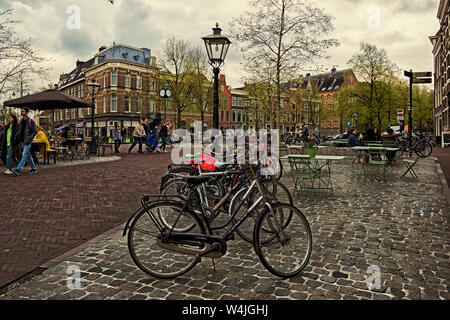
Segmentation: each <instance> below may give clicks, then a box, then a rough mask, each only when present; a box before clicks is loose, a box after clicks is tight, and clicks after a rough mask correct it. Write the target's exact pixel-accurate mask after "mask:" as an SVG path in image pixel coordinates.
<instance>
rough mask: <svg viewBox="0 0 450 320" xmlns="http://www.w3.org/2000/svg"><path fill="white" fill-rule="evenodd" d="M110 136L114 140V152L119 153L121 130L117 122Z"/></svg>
mask: <svg viewBox="0 0 450 320" xmlns="http://www.w3.org/2000/svg"><path fill="white" fill-rule="evenodd" d="M112 136H113V139H114V152H115V153H120V152H119V147H120V145H121V144H122V130H120V126H119V123H118V122H116V123H115V125H114V129H112Z"/></svg>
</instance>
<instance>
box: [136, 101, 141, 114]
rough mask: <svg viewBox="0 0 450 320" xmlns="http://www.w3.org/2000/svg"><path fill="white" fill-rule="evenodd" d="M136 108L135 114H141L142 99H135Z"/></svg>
mask: <svg viewBox="0 0 450 320" xmlns="http://www.w3.org/2000/svg"><path fill="white" fill-rule="evenodd" d="M136 108H137V112H142V98H141V97H137V99H136Z"/></svg>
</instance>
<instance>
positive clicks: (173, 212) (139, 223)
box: [128, 201, 205, 279]
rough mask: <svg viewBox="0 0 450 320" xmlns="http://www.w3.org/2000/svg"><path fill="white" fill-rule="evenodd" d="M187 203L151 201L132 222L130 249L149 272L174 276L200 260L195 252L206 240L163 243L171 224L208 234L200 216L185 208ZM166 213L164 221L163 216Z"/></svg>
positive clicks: (160, 276)
mask: <svg viewBox="0 0 450 320" xmlns="http://www.w3.org/2000/svg"><path fill="white" fill-rule="evenodd" d="M183 207H184V206H183V204H182V203H176V202H172V201H165V202H158V203H154V204H151V205H150V206H149V207H148V208H142V209H141V211H140V212H139V213H138V214H137V215H136V218H135V219H134V220H133V222H132V223H131V225H130V230H129V233H128V250H129V251H130V255H131V258H132V259H133V261H134V263H135V264H136V265H137V266H138V267H139V268H140V269H141V270H142V271H144V272H145V273H147V274H149V275H151V276H153V277H156V278H161V279H167V278H174V277H177V276H180V275H182V274H184V273H186V272H188V271H189V270H191V269H192V268H193V267H194V266H195V265H196V264H197V262H198V259H197V257H196V255H195V254H192V253H191V252H193V251H195V250H202V249H204V248H205V244H203V243H200V242H186V243H162V242H161V240H160V236H161V231H160V229H159V228H158V227H157V224H159V225H160V226H161V225H162V226H163V229H165V231H169V230H167V227H165V226H164V225H165V224H168V225H169V226H171V227H172V228H173V229H175V230H185V231H186V232H190V233H200V234H205V228H204V226H203V224H202V223H201V221H200V220H199V218H198V217H197V216H196V215H195V214H192V213H190V212H188V211H183ZM161 212H164V214H163V215H161ZM161 216H164V217H165V221H164V224H162V223H161V219H160V217H161Z"/></svg>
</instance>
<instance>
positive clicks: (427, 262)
mask: <svg viewBox="0 0 450 320" xmlns="http://www.w3.org/2000/svg"><path fill="white" fill-rule="evenodd" d="M403 171H404V166H403V164H402V163H401V161H398V162H396V163H395V164H394V165H393V166H392V167H391V169H390V172H389V177H388V179H387V181H386V182H385V181H383V180H381V179H379V178H377V177H372V178H369V177H364V176H360V175H359V174H358V172H359V171H358V165H352V164H351V163H349V161H344V162H342V163H336V164H335V165H334V168H333V184H334V190H335V192H334V195H333V196H330V197H321V198H318V199H314V198H311V199H307V198H302V197H299V196H296V197H295V202H296V204H297V206H298V207H299V208H301V210H302V211H303V212H304V213H305V215H306V216H307V218H308V220H309V222H310V225H311V229H312V233H313V252H312V256H311V259H310V262H309V265H308V266H307V267H306V268H305V269H304V271H303V272H302V273H301V274H300V275H298V276H296V277H294V278H291V279H284V280H283V279H279V278H276V277H275V276H273V275H271V274H270V273H269V272H268V271H266V269H265V268H264V267H263V266H262V264H261V263H260V262H259V260H258V258H257V256H256V255H255V253H254V250H253V248H252V246H251V245H250V244H247V243H245V242H243V241H241V240H239V239H238V238H237V239H236V240H235V241H232V242H230V243H229V251H228V253H227V254H226V255H225V256H224V257H222V258H220V259H216V260H215V262H216V271H215V272H214V270H213V264H212V261H211V259H203V260H202V262H201V263H199V264H198V265H197V266H196V267H195V268H194V269H193V270H191V271H190V272H188V273H187V274H185V275H183V276H180V277H178V278H175V279H173V280H157V279H154V278H152V277H149V276H147V275H146V274H144V273H143V272H142V271H141V270H139V269H138V268H137V267H136V266H135V265H134V263H133V262H132V260H131V258H130V255H129V253H128V249H127V243H126V237H122V236H121V231H122V230H121V229H118V228H117V229H115V230H114V231H113V232H112V233H111V234H110V235H108V236H106V237H104V238H102V239H101V240H100V241H97V242H96V243H95V244H92V245H91V246H89V247H87V248H85V249H84V250H82V251H80V252H78V253H77V254H75V255H73V256H71V257H70V258H67V259H65V260H64V261H63V262H61V263H59V264H58V265H56V266H54V267H52V268H50V269H48V270H46V271H45V272H44V273H42V274H41V275H39V276H36V277H34V278H33V279H32V280H30V281H28V282H26V283H24V284H22V285H21V286H19V287H17V288H15V289H12V290H10V291H9V292H7V293H6V295H4V296H2V297H0V299H6V300H7V299H57V300H63V299H88V300H93V299H136V300H141V299H164V300H166V299H167V300H171V299H175V300H182V299H225V300H226V299H245V300H253V299H262V300H266V299H267V300H270V299H293V300H302V299H313V300H319V299H343V300H359V299H373V300H388V299H436V300H438V299H445V300H447V299H449V298H450V294H449V279H450V262H449V239H450V237H449V236H450V234H449V226H448V218H449V213H450V210H449V208H448V204H447V202H446V198H445V197H444V195H443V192H442V185H441V182H440V180H439V176H438V173H437V169H436V164H435V161H434V160H433V159H431V158H428V159H425V160H423V161H421V162H420V163H419V164H418V165H417V169H416V172H417V174H418V175H419V180H418V181H417V182H415V181H414V180H412V179H411V178H406V179H403V180H400V175H401V173H402V172H403ZM283 182H284V183H285V184H286V185H288V186H289V188H293V185H292V181H291V178H289V177H285V178H283ZM292 190H293V189H292ZM69 266H77V267H79V268H80V270H81V288H80V289H69V288H68V286H67V281H68V271H67V270H68V267H69ZM369 266H376V267H378V268H379V270H380V284H381V287H380V288H378V289H374V290H372V291H371V290H369V289H368V286H367V282H366V281H367V280H368V279H369V277H371V275H370V274H369V273H368V271H367V270H368V267H369ZM375 269H376V268H375Z"/></svg>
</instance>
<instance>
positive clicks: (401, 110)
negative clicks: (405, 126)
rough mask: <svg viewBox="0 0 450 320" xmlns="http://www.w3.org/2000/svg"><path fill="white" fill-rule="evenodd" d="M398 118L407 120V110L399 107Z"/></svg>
mask: <svg viewBox="0 0 450 320" xmlns="http://www.w3.org/2000/svg"><path fill="white" fill-rule="evenodd" d="M397 120H402V121H404V120H405V110H403V109H397Z"/></svg>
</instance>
